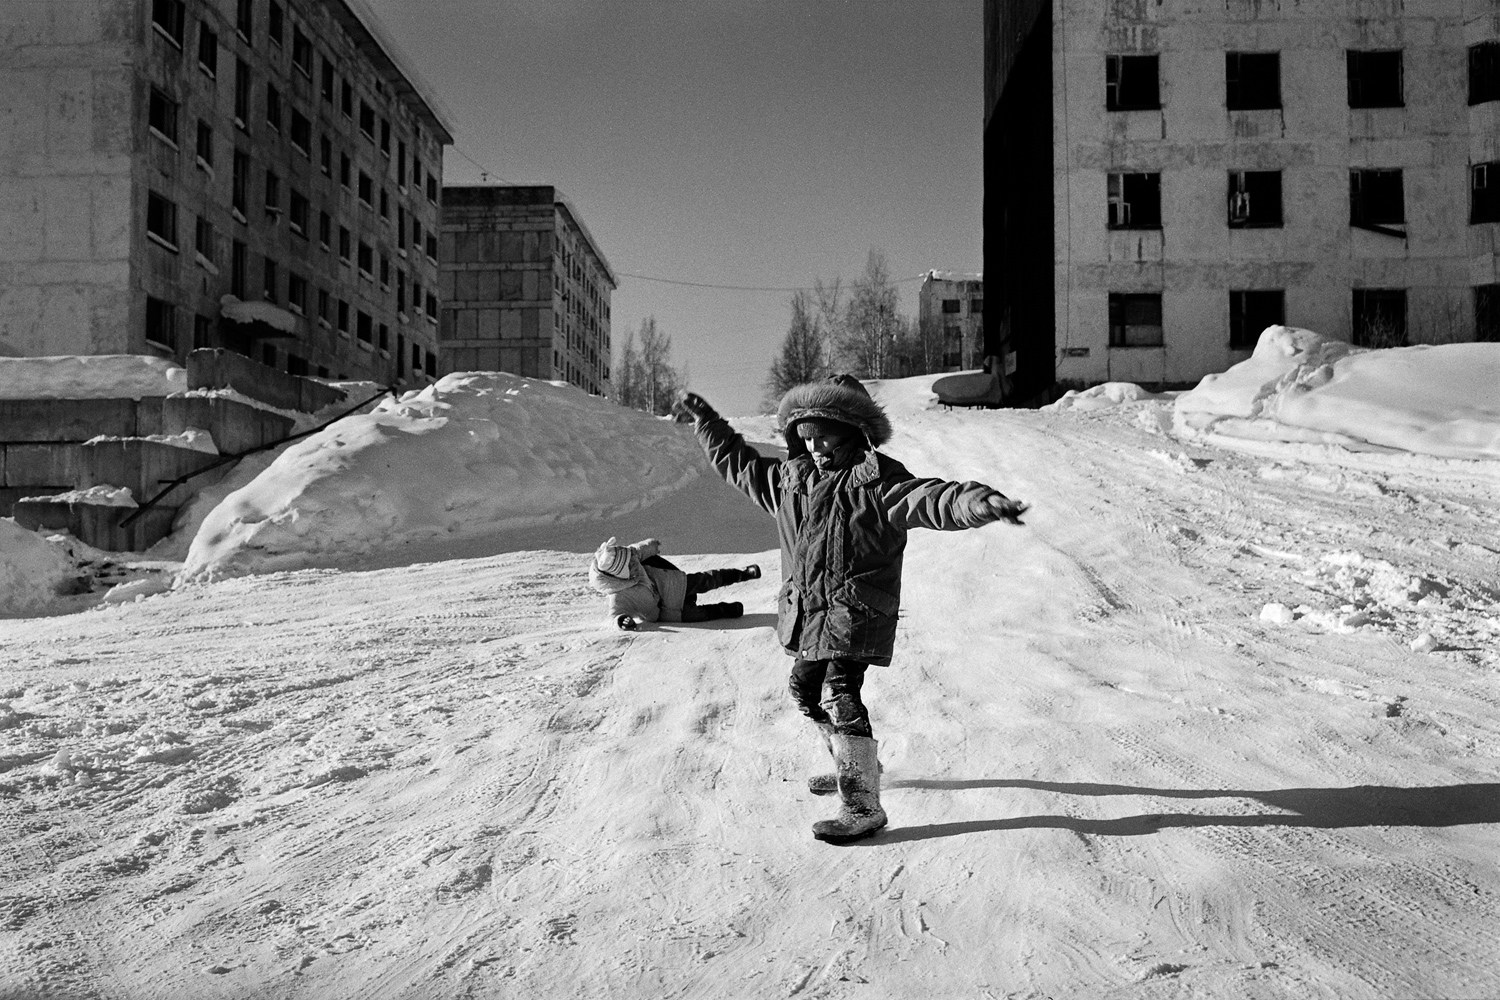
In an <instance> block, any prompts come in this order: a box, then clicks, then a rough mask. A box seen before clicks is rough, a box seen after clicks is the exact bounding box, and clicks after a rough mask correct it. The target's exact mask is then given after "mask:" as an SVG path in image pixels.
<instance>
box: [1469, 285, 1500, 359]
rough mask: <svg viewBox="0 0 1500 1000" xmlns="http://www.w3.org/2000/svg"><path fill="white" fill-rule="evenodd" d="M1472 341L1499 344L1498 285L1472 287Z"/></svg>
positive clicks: (1499, 297)
mask: <svg viewBox="0 0 1500 1000" xmlns="http://www.w3.org/2000/svg"><path fill="white" fill-rule="evenodd" d="M1474 339H1475V340H1478V341H1483V342H1485V343H1489V344H1493V343H1500V285H1476V286H1475V287H1474Z"/></svg>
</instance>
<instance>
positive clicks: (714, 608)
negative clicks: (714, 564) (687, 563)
mask: <svg viewBox="0 0 1500 1000" xmlns="http://www.w3.org/2000/svg"><path fill="white" fill-rule="evenodd" d="M660 551H661V542H659V541H657V540H656V539H655V538H647V539H644V540H643V541H639V542H636V543H635V544H634V545H621V544H620V543H619V541H617V540H616V539H614V538H610V540H609V541H607V542H605V543H604V544H603V545H601V546H599V551H598V552H596V553H594V562H593V564H592V565H591V566H590V567H589V582H590V583H592V584H593V585H594V589H595V590H597V591H599V593H601V594H604V595H605V596H606V597H608V598H609V614H610V617H611V618H613V619H614V622H615V624H616V625H618V626H619V627H620V628H622V629H625V630H626V631H628V632H634V631H635V630H636V629H638V628H640V627H641V624H642V623H644V622H654V621H664V622H705V621H709V620H710V619H714V618H738V617H739V616H740V615H742V614H744V613H745V609H744V607H743V606H741V605H740V603H739V602H738V601H733V602H730V603H727V604H699V603H698V595H699V594H701V593H704V592H705V591H709V590H714V589H715V588H717V587H724V586H727V585H729V584H731V583H739V582H740V581H741V580H758V579H760V567H759V566H753V565H752V566H746V567H745V568H744V569H711V570H709V571H708V572H706V573H684V572H683V571H682V570H680V569H678V568H677V567H676V566H673V565H672V564H671V563H670V562H668V561H667V560H665V559H663V558H662V557H661V556H660V555H658V554H657V553H658V552H660Z"/></svg>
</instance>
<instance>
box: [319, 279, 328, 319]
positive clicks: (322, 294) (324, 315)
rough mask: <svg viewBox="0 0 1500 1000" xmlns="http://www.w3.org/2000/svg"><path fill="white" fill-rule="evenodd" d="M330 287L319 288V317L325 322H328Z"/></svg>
mask: <svg viewBox="0 0 1500 1000" xmlns="http://www.w3.org/2000/svg"><path fill="white" fill-rule="evenodd" d="M328 302H329V295H328V289H326V288H320V289H318V319H319V320H321V321H322V322H324V323H327V322H328Z"/></svg>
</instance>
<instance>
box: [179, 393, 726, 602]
mask: <svg viewBox="0 0 1500 1000" xmlns="http://www.w3.org/2000/svg"><path fill="white" fill-rule="evenodd" d="M703 467H704V466H703V459H702V453H701V452H700V451H699V448H698V445H697V443H696V441H695V440H694V439H693V435H692V433H691V432H690V431H689V430H688V429H687V428H686V427H684V426H681V425H677V424H673V423H671V422H670V421H667V420H661V419H658V418H655V417H652V416H649V415H647V414H644V413H640V412H638V411H635V410H627V409H624V408H622V407H619V406H616V405H615V404H613V403H610V402H608V401H606V400H603V399H600V398H598V397H594V396H589V395H586V394H584V393H582V392H580V391H579V390H577V389H575V388H573V387H572V386H569V385H566V384H563V383H557V382H544V381H539V380H536V379H528V378H523V377H519V376H515V375H508V374H504V373H499V372H469V373H455V374H452V375H448V376H445V377H444V378H443V379H441V380H440V381H438V382H437V383H435V384H433V385H430V386H427V387H426V388H424V389H422V390H420V391H417V392H410V393H407V394H405V395H404V396H402V397H401V398H400V399H396V400H386V401H385V402H383V403H382V404H380V405H379V406H378V407H376V408H375V410H373V411H372V412H370V413H367V414H361V415H356V416H352V417H348V418H346V419H344V420H341V421H339V422H338V423H336V424H334V425H333V426H331V427H328V428H326V429H325V430H323V431H320V432H318V433H317V434H315V435H312V436H311V437H308V438H305V439H303V440H302V441H299V442H297V443H295V444H293V445H291V446H290V447H288V448H287V450H286V451H285V452H283V453H282V454H281V455H280V456H279V457H277V459H276V460H275V461H274V462H273V463H271V465H270V466H269V467H268V468H266V469H265V470H264V471H263V472H261V473H260V475H258V476H257V477H256V478H255V479H253V480H252V481H250V482H249V483H248V484H247V485H245V486H244V487H242V488H241V489H239V490H236V491H235V492H234V493H231V494H230V495H229V496H228V497H226V498H225V499H224V500H223V502H222V503H220V504H219V505H218V506H217V507H216V508H214V510H213V511H211V512H210V513H209V514H208V515H207V517H205V518H204V520H203V523H202V526H201V527H200V528H199V530H198V534H197V536H196V537H195V538H194V539H193V542H192V545H191V547H190V549H189V551H188V553H187V560H186V564H185V566H184V568H183V579H185V580H210V579H217V578H221V577H228V576H238V575H241V574H247V573H264V572H274V571H278V570H288V569H299V568H304V567H310V566H324V565H334V564H338V565H345V566H347V565H349V563H350V561H351V559H353V560H358V559H359V558H361V557H363V556H372V555H385V554H388V553H390V552H391V551H392V550H394V549H398V548H400V547H403V546H414V547H415V546H420V545H421V544H423V543H441V542H447V541H457V540H462V539H473V538H481V537H485V536H493V535H495V534H498V533H501V532H504V531H507V530H513V529H518V528H526V527H531V526H535V525H539V524H545V523H556V522H559V521H564V522H570V521H586V520H591V519H596V518H599V517H602V516H605V515H607V514H608V515H613V514H617V513H623V512H626V511H629V510H632V509H635V508H638V507H644V506H649V505H650V504H652V503H654V502H656V501H657V500H659V499H661V498H662V497H664V496H666V495H667V494H669V493H671V492H673V491H674V490H677V489H680V488H682V487H683V486H685V485H687V484H688V483H689V482H691V481H692V480H693V479H695V478H696V477H697V476H699V475H700V474H702V470H703ZM412 551H418V550H417V549H416V548H413V549H412Z"/></svg>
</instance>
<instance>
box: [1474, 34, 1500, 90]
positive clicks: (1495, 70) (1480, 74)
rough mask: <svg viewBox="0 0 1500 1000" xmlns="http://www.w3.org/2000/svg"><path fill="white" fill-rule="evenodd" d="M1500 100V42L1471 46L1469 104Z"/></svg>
mask: <svg viewBox="0 0 1500 1000" xmlns="http://www.w3.org/2000/svg"><path fill="white" fill-rule="evenodd" d="M1496 100H1500V42H1480V43H1479V44H1478V45H1470V46H1469V103H1470V104H1483V103H1484V102H1485V101H1496Z"/></svg>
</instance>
